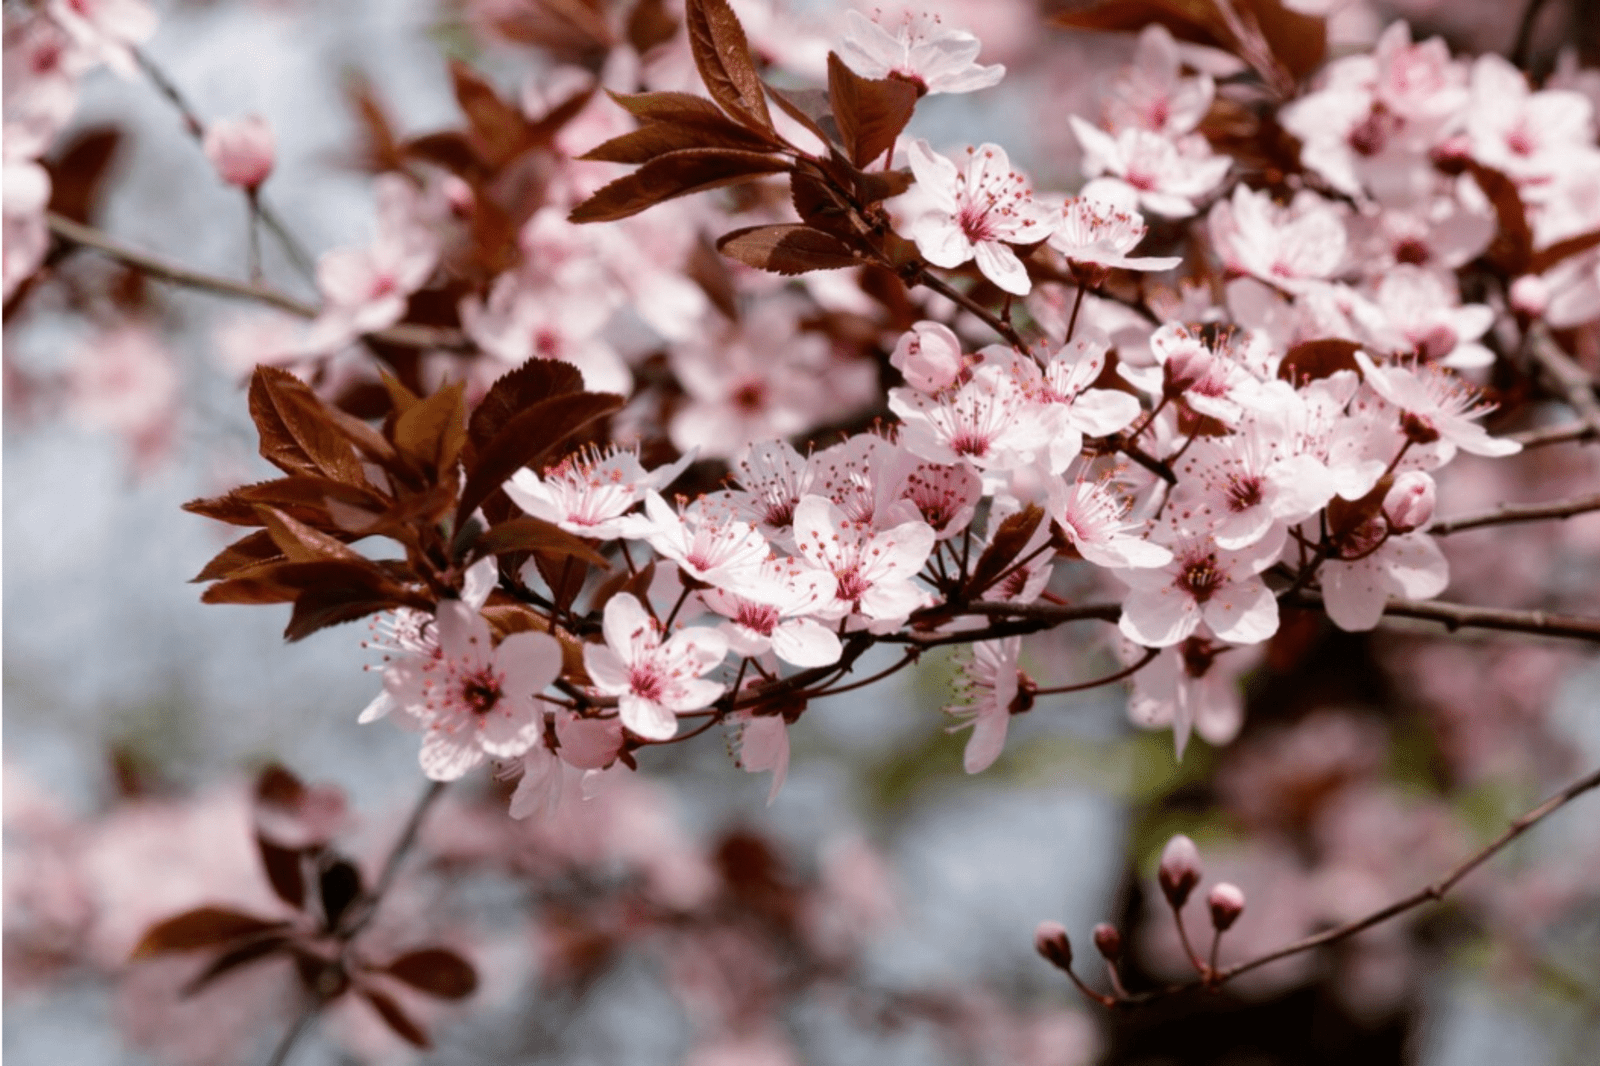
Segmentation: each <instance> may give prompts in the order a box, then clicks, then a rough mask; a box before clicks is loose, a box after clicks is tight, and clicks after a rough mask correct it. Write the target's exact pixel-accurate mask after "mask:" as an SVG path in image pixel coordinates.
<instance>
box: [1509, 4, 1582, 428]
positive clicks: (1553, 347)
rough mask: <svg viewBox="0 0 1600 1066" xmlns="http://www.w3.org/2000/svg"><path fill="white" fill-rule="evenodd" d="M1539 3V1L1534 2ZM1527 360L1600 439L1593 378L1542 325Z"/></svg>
mask: <svg viewBox="0 0 1600 1066" xmlns="http://www.w3.org/2000/svg"><path fill="white" fill-rule="evenodd" d="M1535 3H1537V0H1535ZM1524 347H1525V349H1526V350H1527V353H1528V357H1529V358H1530V359H1532V360H1533V363H1534V365H1535V366H1536V367H1538V368H1539V370H1540V372H1541V373H1543V375H1544V376H1545V378H1546V379H1547V380H1548V381H1549V382H1550V384H1551V385H1553V386H1555V388H1556V390H1557V391H1558V392H1560V394H1561V397H1562V399H1564V400H1565V401H1566V402H1567V406H1568V407H1571V408H1572V410H1573V413H1574V414H1576V415H1577V416H1578V418H1579V419H1580V420H1581V421H1582V422H1583V424H1584V425H1586V426H1587V427H1589V435H1591V436H1600V399H1596V398H1595V394H1594V378H1593V377H1591V376H1590V375H1589V372H1588V371H1587V370H1585V369H1584V368H1583V367H1582V366H1580V365H1578V363H1577V362H1576V361H1575V360H1574V359H1573V358H1572V356H1570V355H1568V354H1567V353H1566V352H1564V351H1562V350H1561V345H1559V344H1557V343H1556V341H1555V338H1554V337H1552V336H1550V331H1549V329H1547V328H1546V327H1544V326H1542V325H1537V324H1536V325H1532V326H1529V327H1528V332H1527V334H1526V335H1525V337H1524Z"/></svg>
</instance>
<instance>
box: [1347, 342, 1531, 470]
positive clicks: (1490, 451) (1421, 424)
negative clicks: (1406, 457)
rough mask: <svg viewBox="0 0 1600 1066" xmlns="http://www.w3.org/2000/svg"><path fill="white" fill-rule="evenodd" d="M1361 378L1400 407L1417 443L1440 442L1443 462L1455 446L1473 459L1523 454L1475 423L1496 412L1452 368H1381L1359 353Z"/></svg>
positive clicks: (1512, 443) (1409, 433)
mask: <svg viewBox="0 0 1600 1066" xmlns="http://www.w3.org/2000/svg"><path fill="white" fill-rule="evenodd" d="M1356 363H1357V364H1359V365H1360V367H1361V374H1362V377H1363V379H1364V380H1365V381H1366V383H1367V384H1368V385H1370V386H1371V387H1372V389H1373V391H1375V392H1376V393H1377V394H1378V395H1379V396H1382V397H1383V398H1384V399H1385V400H1387V401H1388V402H1389V403H1391V404H1393V405H1394V406H1395V407H1397V408H1399V410H1400V414H1401V425H1402V426H1403V428H1404V429H1405V431H1406V434H1407V437H1408V438H1409V439H1410V440H1412V441H1413V442H1415V443H1417V444H1432V443H1433V442H1435V441H1438V442H1440V443H1441V444H1442V445H1443V447H1444V448H1445V449H1446V454H1444V455H1443V456H1442V458H1441V461H1443V460H1446V459H1449V458H1450V456H1451V455H1453V454H1454V450H1455V449H1456V448H1461V449H1462V450H1464V451H1468V452H1471V453H1472V454H1473V455H1490V456H1493V455H1512V454H1514V453H1516V452H1519V451H1521V450H1522V445H1520V444H1518V443H1517V442H1516V441H1514V440H1502V439H1497V438H1494V437H1491V436H1489V434H1488V432H1487V431H1485V430H1484V428H1483V427H1482V426H1480V425H1478V424H1477V423H1476V422H1474V421H1472V419H1474V418H1479V417H1482V416H1483V415H1486V414H1488V413H1489V412H1490V411H1492V410H1494V405H1493V404H1489V403H1483V402H1480V400H1479V395H1478V390H1477V389H1475V388H1473V387H1472V385H1470V384H1469V383H1467V382H1465V381H1463V380H1461V379H1460V378H1458V377H1456V376H1455V375H1454V374H1452V373H1451V372H1450V371H1448V370H1444V369H1441V368H1439V367H1434V366H1430V365H1428V364H1425V363H1417V364H1411V365H1409V366H1408V365H1406V364H1400V363H1397V364H1391V365H1389V366H1381V367H1380V366H1378V365H1376V364H1375V363H1373V361H1372V358H1371V356H1369V355H1367V353H1366V352H1357V353H1356Z"/></svg>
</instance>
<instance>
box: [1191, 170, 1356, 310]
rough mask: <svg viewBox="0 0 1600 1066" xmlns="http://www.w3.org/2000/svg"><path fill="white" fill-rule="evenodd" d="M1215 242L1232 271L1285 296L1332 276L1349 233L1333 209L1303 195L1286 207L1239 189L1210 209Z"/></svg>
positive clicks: (1312, 196) (1341, 259) (1263, 195)
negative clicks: (1230, 197)
mask: <svg viewBox="0 0 1600 1066" xmlns="http://www.w3.org/2000/svg"><path fill="white" fill-rule="evenodd" d="M1207 221H1208V222H1209V224H1210V229H1211V239H1212V240H1213V241H1214V242H1216V246H1217V251H1218V252H1219V253H1220V254H1221V255H1222V259H1223V262H1224V263H1226V264H1227V266H1228V268H1229V269H1230V270H1235V271H1238V272H1239V273H1241V274H1250V275H1252V276H1254V277H1257V278H1260V279H1261V280H1262V281H1265V282H1267V283H1268V284H1269V285H1276V286H1277V287H1278V288H1280V289H1283V290H1284V291H1286V292H1295V291H1298V290H1299V289H1300V288H1303V287H1304V284H1305V283H1306V282H1308V281H1322V280H1326V279H1328V278H1331V277H1333V276H1334V274H1335V273H1337V272H1338V270H1339V268H1340V267H1341V265H1342V264H1343V262H1344V254H1345V240H1346V237H1345V229H1344V222H1343V220H1342V219H1340V217H1339V215H1338V212H1337V211H1336V210H1335V209H1334V207H1333V205H1332V204H1330V203H1328V201H1326V200H1324V199H1322V197H1320V196H1318V195H1317V194H1316V193H1313V192H1310V191H1307V190H1302V191H1301V192H1299V193H1297V194H1296V195H1295V198H1294V200H1293V201H1292V202H1291V203H1290V204H1289V206H1288V207H1279V206H1278V205H1277V204H1274V203H1273V202H1272V199H1271V197H1269V196H1268V195H1267V194H1266V193H1264V192H1254V191H1252V190H1251V189H1249V188H1247V187H1245V186H1244V185H1239V186H1236V187H1235V188H1234V190H1233V198H1232V199H1231V200H1225V201H1222V202H1219V203H1217V204H1216V205H1215V206H1214V207H1212V208H1211V214H1210V216H1209V217H1208V219H1207Z"/></svg>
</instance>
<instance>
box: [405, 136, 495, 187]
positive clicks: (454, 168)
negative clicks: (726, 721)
mask: <svg viewBox="0 0 1600 1066" xmlns="http://www.w3.org/2000/svg"><path fill="white" fill-rule="evenodd" d="M399 150H400V151H401V152H403V153H404V154H405V156H406V158H408V159H415V160H419V161H421V162H424V163H434V164H437V165H438V166H441V167H444V168H445V169H446V170H448V171H450V172H451V173H452V174H456V175H459V176H461V177H471V176H474V175H480V174H482V173H483V170H484V162H485V161H484V160H483V159H481V158H480V157H479V156H478V152H477V149H476V148H474V147H473V144H472V141H471V139H470V138H468V137H467V135H466V134H465V133H462V132H460V131H459V130H440V131H439V132H438V133H425V134H423V135H422V136H421V137H413V138H411V139H410V140H408V141H406V142H405V143H404V144H402V145H401V146H400V149H399Z"/></svg>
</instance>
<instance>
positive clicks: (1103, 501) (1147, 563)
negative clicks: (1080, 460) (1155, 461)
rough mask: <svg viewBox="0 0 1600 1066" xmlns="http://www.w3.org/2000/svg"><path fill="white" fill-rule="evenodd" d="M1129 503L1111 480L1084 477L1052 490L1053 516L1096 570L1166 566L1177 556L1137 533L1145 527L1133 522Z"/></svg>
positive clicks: (1051, 507) (1062, 483) (1060, 484)
mask: <svg viewBox="0 0 1600 1066" xmlns="http://www.w3.org/2000/svg"><path fill="white" fill-rule="evenodd" d="M1131 506H1132V500H1130V499H1129V498H1128V497H1127V496H1125V495H1124V494H1123V493H1121V492H1119V491H1118V490H1117V488H1116V487H1115V486H1114V485H1113V484H1112V483H1111V482H1109V481H1107V480H1104V479H1097V478H1087V477H1079V478H1078V479H1077V480H1075V481H1066V480H1060V481H1058V482H1055V483H1053V484H1052V485H1051V486H1050V517H1051V519H1052V520H1053V521H1054V522H1055V524H1056V526H1057V528H1059V529H1060V530H1061V532H1062V534H1063V535H1064V536H1065V537H1066V538H1067V540H1069V541H1070V542H1071V543H1072V546H1073V547H1074V548H1076V549H1077V551H1078V554H1079V555H1081V556H1083V557H1084V558H1085V559H1087V560H1089V561H1090V562H1091V563H1094V564H1095V565H1096V566H1106V567H1129V568H1145V567H1160V566H1166V565H1167V564H1168V563H1170V562H1171V561H1172V552H1170V551H1169V550H1167V549H1166V548H1165V547H1163V546H1162V545H1160V544H1157V543H1155V542H1154V541H1151V540H1147V539H1145V538H1144V537H1143V536H1140V535H1138V534H1141V533H1144V532H1145V529H1146V523H1144V522H1142V521H1137V520H1130V518H1129V515H1128V512H1129V511H1130V509H1131Z"/></svg>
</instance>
